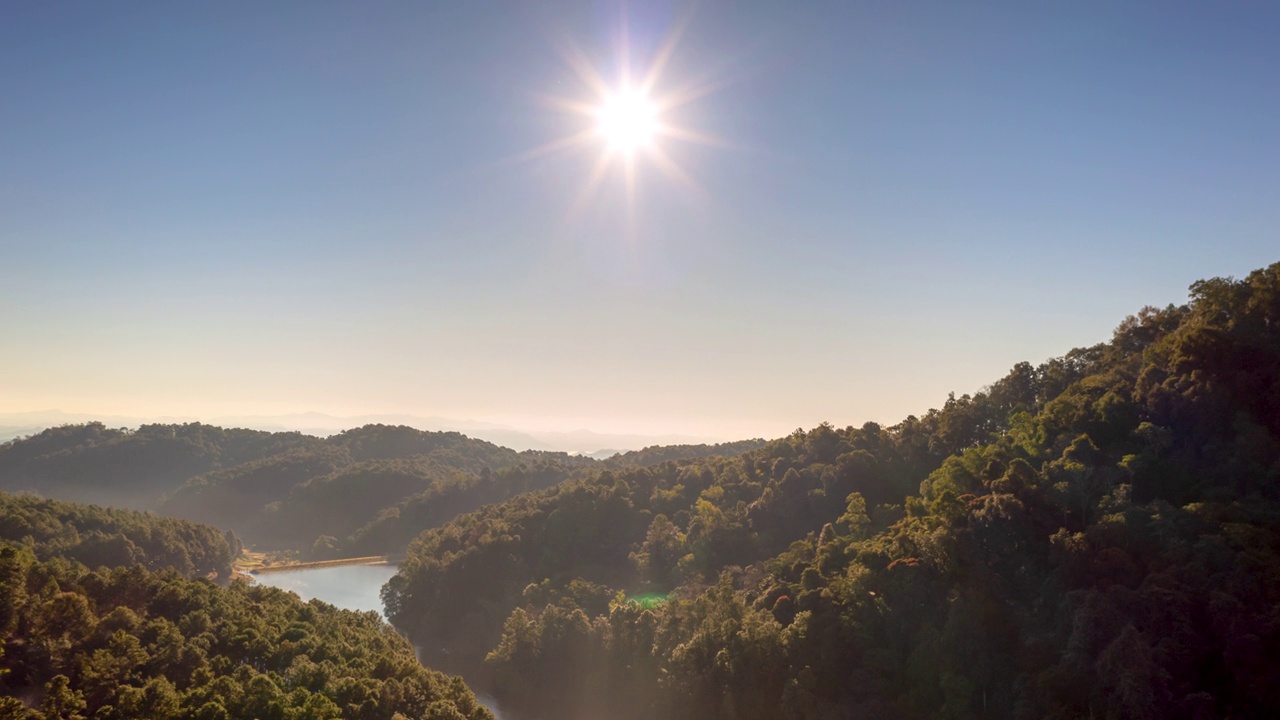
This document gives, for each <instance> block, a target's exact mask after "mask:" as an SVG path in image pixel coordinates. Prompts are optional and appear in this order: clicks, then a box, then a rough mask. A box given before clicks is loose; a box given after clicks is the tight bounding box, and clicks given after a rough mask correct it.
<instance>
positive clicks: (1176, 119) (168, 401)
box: [0, 0, 1280, 438]
mask: <svg viewBox="0 0 1280 720" xmlns="http://www.w3.org/2000/svg"><path fill="white" fill-rule="evenodd" d="M793 5H794V7H793ZM624 20H625V26H626V30H625V31H623V30H622V29H621V28H622V27H623V21H624ZM681 23H686V24H685V27H686V30H685V32H684V34H683V35H682V36H681V39H680V42H679V44H678V45H677V47H676V51H675V52H674V54H673V55H672V57H671V61H670V63H669V64H668V65H667V66H666V69H665V71H664V72H663V73H662V75H661V78H660V81H659V82H658V84H657V86H656V87H655V90H654V94H655V97H661V96H663V95H664V93H665V94H671V93H673V92H675V91H677V90H679V89H680V88H687V87H691V86H697V87H705V88H707V89H708V92H707V93H706V94H704V95H702V96H700V97H698V98H697V99H696V100H693V101H691V102H689V103H688V104H685V105H682V106H680V107H678V108H674V109H672V110H670V111H669V112H668V113H667V114H666V115H665V116H664V121H666V122H669V123H671V124H678V125H680V126H681V127H685V128H690V129H694V130H696V131H698V132H699V133H701V134H703V135H707V136H711V137H714V138H716V139H717V140H718V141H719V142H717V143H716V144H713V145H705V144H698V143H690V142H683V141H678V140H676V139H674V138H665V139H659V140H658V141H657V142H658V143H659V146H660V148H661V149H662V150H663V151H664V152H666V153H668V154H669V155H670V156H671V157H673V158H674V159H675V160H676V161H678V163H679V165H680V167H681V168H682V169H683V170H684V171H685V172H686V173H687V174H688V176H689V177H690V178H691V179H692V182H693V184H694V186H695V189H696V192H695V191H691V190H690V189H689V188H687V187H686V186H684V185H683V184H681V183H679V182H675V181H673V180H672V179H671V178H670V177H668V176H667V175H665V174H664V173H663V172H661V171H660V168H659V167H658V165H656V164H655V163H653V162H650V161H647V160H646V158H645V157H644V156H643V155H642V156H640V157H638V158H637V160H636V172H637V180H636V189H635V194H634V197H633V198H632V199H631V200H628V199H627V196H626V193H625V190H624V188H625V184H624V182H623V173H622V171H621V168H620V166H619V164H618V163H613V164H611V165H609V166H608V167H607V168H606V170H605V172H604V174H603V175H602V176H601V178H600V182H599V186H598V188H597V189H596V191H595V192H594V193H590V194H587V195H584V194H583V193H582V192H581V189H582V188H583V186H584V184H585V183H586V182H587V180H588V177H589V176H590V175H591V170H592V167H593V166H594V165H595V164H596V163H597V161H598V158H599V157H600V156H601V154H602V153H603V152H604V148H603V144H601V143H592V142H588V143H584V144H582V145H580V146H575V147H573V148H570V149H569V150H567V151H565V152H560V153H553V154H550V155H546V156H542V157H538V158H535V159H528V160H514V159H515V158H518V157H519V156H521V155H522V154H524V153H527V151H529V150H531V149H533V148H536V147H538V146H540V145H543V144H545V143H548V142H552V141H554V140H556V139H557V138H561V137H564V136H567V135H570V134H572V133H575V132H579V131H582V130H583V129H584V127H585V128H586V129H588V130H589V129H590V128H589V123H588V125H587V126H584V118H582V117H579V116H575V115H573V114H571V113H566V112H564V111H562V110H560V109H558V108H557V107H555V106H553V105H551V104H549V103H548V102H547V101H546V98H547V97H548V96H559V97H567V98H576V99H580V100H582V101H584V102H591V101H592V93H591V91H590V89H589V88H588V87H587V86H585V85H584V84H583V83H582V82H581V80H580V79H579V77H578V76H577V75H576V74H575V73H574V72H573V70H572V69H571V67H570V66H569V65H568V64H567V63H566V62H565V59H564V57H563V53H562V52H560V49H562V48H565V47H574V48H577V49H578V50H579V51H580V52H581V53H582V55H583V56H584V57H586V58H588V59H589V61H590V63H591V65H592V66H593V67H595V68H596V69H597V71H598V72H599V74H600V75H601V76H602V77H604V78H606V79H607V80H609V81H610V82H613V81H616V79H617V78H618V76H619V67H620V66H621V64H622V62H621V57H622V53H621V47H622V45H623V44H622V42H621V40H622V39H623V38H626V39H627V41H628V42H627V45H628V46H629V48H630V53H629V54H628V55H629V57H630V62H631V64H632V66H634V67H636V68H638V69H643V68H644V67H646V66H647V64H648V63H649V62H651V60H652V58H653V55H654V53H656V52H657V50H658V49H659V48H660V47H661V46H662V44H663V42H664V41H665V40H666V39H667V38H668V37H669V36H670V34H671V33H672V32H673V31H674V30H675V28H677V27H678V26H680V25H681ZM1278 33H1280V6H1278V5H1275V4H1271V3H1177V2H1160V3H1115V2H1098V3H1091V2H1080V3H1060V4H1053V5H1050V4H1041V3H1026V2H1010V3H982V4H978V3H950V2H936V3H935V2H905V3H856V2H832V3H817V2H815V3H794V4H787V3H772V2H770V3H763V2H762V3H743V2H733V3H731V2H719V1H716V0H708V1H707V2H703V3H699V4H698V5H697V7H696V8H695V7H693V6H690V5H686V4H678V3H677V4H663V3H661V2H655V3H633V4H632V5H631V6H630V7H627V6H625V5H621V4H617V3H604V2H597V3H523V2H513V3H498V2H482V1H472V2H439V3H424V2H412V3H407V2H406V3H378V4H368V3H364V4H355V3H349V4H340V3H316V2H297V3H290V2H274V3H251V2H224V3H206V4H195V3H128V2H121V3H34V2H29V3H28V2H24V3H12V4H9V5H7V6H6V7H5V8H4V9H3V10H0V308H4V310H5V312H3V313H0V338H3V339H2V340H0V412H17V411H28V410H42V409H50V408H60V409H63V410H67V411H77V412H102V413H111V414H126V415H183V416H196V417H200V416H205V417H212V416H216V415H225V414H241V415H243V414H271V413H291V412H301V411H308V410H315V411H322V412H330V413H334V414H347V415H350V414H366V413H413V414H422V415H436V416H447V417H457V418H467V419H474V420H487V421H493V422H504V423H510V424H514V425H518V426H521V427H527V428H534V429H561V430H563V429H572V428H578V427H586V428H591V429H597V430H603V431H628V432H680V433H689V434H695V435H701V436H707V437H718V438H732V437H738V436H744V435H766V436H769V435H779V434H782V433H785V432H787V431H789V430H790V429H793V428H795V427H797V426H805V427H809V426H812V425H814V424H816V423H818V422H821V421H823V420H828V421H831V422H833V423H836V424H838V425H845V424H860V423H862V422H863V421H865V420H878V421H882V422H895V421H897V420H899V419H901V418H902V417H904V416H906V415H907V414H912V413H915V414H919V413H922V412H924V411H926V410H927V409H928V408H930V407H933V406H937V405H940V404H941V403H942V402H943V401H944V400H945V397H946V393H947V392H949V391H953V390H954V391H956V392H957V393H965V392H972V391H975V390H978V389H979V388H981V387H982V386H983V385H985V384H987V383H990V382H992V381H994V380H995V379H997V378H999V377H1000V376H1001V375H1002V374H1003V373H1004V372H1005V371H1007V369H1008V368H1009V367H1011V366H1012V365H1013V364H1014V363H1015V362H1018V361H1020V360H1024V359H1026V360H1031V361H1036V362H1038V361H1041V360H1044V359H1046V358H1048V357H1051V356H1055V355H1060V354H1062V353H1064V352H1065V351H1067V350H1068V349H1070V348H1072V347H1075V346H1080V345H1087V344H1092V343H1095V342H1099V341H1103V340H1105V339H1107V338H1108V337H1109V335H1110V332H1111V330H1112V328H1114V327H1115V325H1117V324H1118V323H1119V321H1120V320H1121V319H1122V318H1123V317H1124V316H1125V315H1127V314H1129V313H1132V312H1135V311H1136V310H1138V309H1139V308H1140V307H1142V306H1143V305H1146V304H1157V305H1163V304H1166V303H1170V302H1182V301H1183V300H1184V299H1185V297H1186V287H1187V285H1189V284H1190V283H1191V282H1192V281H1194V280H1196V279H1198V278H1202V277H1209V276H1216V275H1236V276H1239V275H1243V274H1245V273H1247V272H1249V271H1250V270H1252V269H1254V268H1256V267H1260V266H1263V265H1266V264H1270V263H1271V262H1275V261H1276V260H1280V252H1277V250H1280V240H1278V239H1277V234H1276V228H1277V227H1280V202H1277V201H1276V198H1277V197H1278V196H1280V193H1278V192H1277V191H1278V190H1280V139H1278V138H1277V134H1276V127H1277V126H1278V124H1277V120H1278V118H1280V83H1277V82H1276V81H1275V79H1276V78H1277V77H1280V43H1276V42H1275V40H1274V39H1275V37H1277V34H1278Z"/></svg>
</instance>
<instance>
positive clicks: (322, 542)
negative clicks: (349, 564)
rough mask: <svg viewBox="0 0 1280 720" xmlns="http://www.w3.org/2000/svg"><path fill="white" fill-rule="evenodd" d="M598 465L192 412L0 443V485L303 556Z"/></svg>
mask: <svg viewBox="0 0 1280 720" xmlns="http://www.w3.org/2000/svg"><path fill="white" fill-rule="evenodd" d="M757 444H759V441H743V442H738V443H724V444H722V445H680V446H672V447H653V448H646V449H645V450H643V451H638V452H635V453H627V454H625V455H621V456H618V457H615V458H613V459H612V460H610V464H611V466H630V465H637V464H648V463H651V462H655V461H657V460H659V459H669V458H686V457H707V456H710V455H715V454H725V455H729V454H736V453H740V452H742V451H743V450H745V449H747V448H749V447H754V446H755V445H757ZM599 467H601V463H600V462H598V461H596V460H593V459H591V458H588V457H580V456H571V455H568V454H566V453H555V452H537V451H526V452H519V453H518V452H516V451H514V450H510V449H507V448H503V447H499V446H497V445H494V444H492V443H488V442H484V441H482V440H475V439H472V438H468V437H466V436H464V435H461V434H459V433H456V432H425V431H421V430H415V429H413V428H409V427H403V426H398V427H393V426H387V425H366V426H364V427H360V428H355V429H352V430H347V431H345V432H342V433H339V434H337V435H334V436H332V437H329V438H323V439H322V438H315V437H309V436H306V435H301V434H299V433H264V432H256V431H250V430H223V429H222V428H216V427H211V426H208V425H201V424H199V423H191V424H187V425H145V426H143V427H141V428H139V429H138V430H137V431H128V430H112V429H108V428H106V427H104V426H102V424H101V423H89V424H86V425H73V426H64V427H59V428H51V429H49V430H46V431H44V432H42V433H40V434H38V435H34V436H31V437H28V438H23V439H19V440H14V441H11V442H8V443H4V444H0V488H7V489H12V490H29V491H33V492H37V493H39V494H41V495H49V496H54V497H62V498H66V499H75V500H89V501H92V502H99V503H103V504H109V505H122V506H126V507H135V508H142V509H150V508H154V509H156V510H158V511H159V512H161V513H163V514H165V515H171V516H176V517H183V518H187V519H191V520H196V521H199V522H204V523H209V524H212V525H216V526H218V527H222V528H229V529H231V530H234V531H235V532H236V533H237V534H238V535H239V536H240V537H242V538H244V539H245V540H246V541H247V542H250V543H253V544H256V545H258V546H260V547H261V548H263V549H292V550H300V551H303V553H304V554H308V553H310V554H311V556H312V557H328V556H333V555H343V554H383V553H389V554H398V553H401V552H403V551H404V549H405V547H406V546H407V545H408V542H409V541H410V540H412V539H413V538H414V537H415V536H416V535H417V534H418V533H420V532H422V531H423V530H425V529H427V528H430V527H434V526H436V525H439V524H440V523H443V522H445V521H447V520H449V519H451V518H452V517H454V516H455V515H457V514H459V513H463V512H470V511H472V510H475V509H477V508H479V507H480V506H482V505H485V504H487V503H493V502H498V501H500V500H505V499H507V498H509V497H512V496H513V495H517V494H519V493H522V492H527V491H530V490H536V489H541V488H545V487H549V486H550V485H553V484H555V483H557V482H560V481H562V480H565V479H567V478H569V477H572V476H574V475H575V474H579V473H582V472H585V471H589V470H591V469H593V468H599Z"/></svg>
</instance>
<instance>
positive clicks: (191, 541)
mask: <svg viewBox="0 0 1280 720" xmlns="http://www.w3.org/2000/svg"><path fill="white" fill-rule="evenodd" d="M0 541H8V542H10V543H14V544H18V545H22V546H24V547H26V548H27V549H29V550H31V551H32V552H33V553H34V555H35V557H36V558H38V559H40V560H49V559H52V558H55V557H60V558H66V559H69V560H75V561H77V562H80V563H83V564H84V565H87V566H89V567H91V568H97V567H103V566H105V567H114V566H116V565H141V566H143V567H145V568H148V569H151V570H175V571H177V572H178V573H180V574H182V575H183V576H185V577H210V578H217V579H220V580H222V581H224V582H225V581H226V580H227V578H229V577H230V576H231V562H232V561H233V560H234V559H235V558H236V557H237V556H238V555H239V554H240V549H241V548H240V543H239V541H238V540H237V539H236V538H235V536H234V535H232V534H230V533H227V534H226V535H224V534H223V533H222V531H220V530H218V529H217V528H213V527H210V526H208V525H200V524H197V523H193V522H189V521H186V520H175V519H173V518H166V517H158V516H156V515H152V514H151V513H144V512H138V511H135V510H119V509H115V508H103V507H98V506H96V505H82V504H80V503H70V502H61V501H58V500H48V499H44V498H39V497H34V496H29V495H11V494H9V493H4V492H0Z"/></svg>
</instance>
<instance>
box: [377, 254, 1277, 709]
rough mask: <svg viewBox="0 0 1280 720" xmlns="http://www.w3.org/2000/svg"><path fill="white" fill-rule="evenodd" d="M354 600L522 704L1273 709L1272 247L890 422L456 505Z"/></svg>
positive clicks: (508, 701) (799, 435) (820, 430)
mask: <svg viewBox="0 0 1280 720" xmlns="http://www.w3.org/2000/svg"><path fill="white" fill-rule="evenodd" d="M644 592H658V593H662V594H665V595H666V596H667V597H668V598H669V599H668V601H667V602H665V603H653V604H649V605H641V604H638V603H634V602H628V601H627V600H626V598H627V597H628V596H629V595H634V594H637V593H644ZM383 594H384V599H385V601H386V605H387V610H388V612H389V614H390V616H391V618H392V620H393V622H394V623H395V624H396V625H397V626H398V627H400V628H402V629H404V630H405V631H406V632H408V633H409V634H410V636H411V637H412V638H413V639H414V640H415V641H416V642H419V643H422V644H423V645H424V646H425V647H426V648H427V650H428V651H429V652H430V653H431V654H432V657H433V658H435V659H436V660H438V661H440V662H442V663H444V664H445V665H446V666H449V667H454V668H462V669H466V670H467V672H468V673H469V674H468V677H470V678H472V681H473V682H478V683H479V685H480V686H482V687H488V688H490V689H492V690H493V692H495V693H496V694H497V696H498V697H499V699H500V700H501V701H502V702H503V703H504V705H505V706H506V707H511V708H515V709H520V710H525V711H528V712H529V713H530V714H531V715H533V716H541V717H562V718H582V719H583V720H587V719H589V718H595V717H606V716H607V717H617V718H635V719H636V720H640V719H649V718H652V719H654V720H657V719H659V718H689V720H695V719H697V720H707V719H711V718H723V719H724V720H754V719H757V718H759V719H761V720H763V719H764V718H778V717H782V718H814V719H817V718H853V717H864V716H866V717H887V718H916V717H921V718H924V717H929V718H934V717H942V718H978V717H993V716H994V717H1010V718H1023V717H1026V718H1042V717H1048V718H1075V717H1085V716H1090V717H1108V718H1204V717H1273V716H1276V715H1277V714H1280V682H1277V681H1278V680H1280V656H1278V655H1277V654H1276V653H1275V652H1274V651H1273V650H1272V649H1273V648H1275V647H1277V646H1278V645H1280V609H1278V608H1280V264H1276V265H1272V266H1270V267H1268V268H1265V269H1263V270H1259V271H1256V272H1254V273H1252V274H1250V275H1249V276H1248V277H1247V278H1245V279H1243V280H1233V279H1229V278H1228V279H1222V278H1218V279H1212V280H1206V281H1201V282H1198V283H1196V284H1195V285H1193V286H1192V288H1191V302H1190V303H1189V304H1187V305H1185V306H1169V307H1166V308H1163V309H1158V308H1145V309H1143V310H1142V311H1141V312H1139V313H1138V314H1137V315H1135V316H1133V317H1130V318H1127V319H1126V320H1125V321H1124V322H1123V323H1121V325H1120V326H1119V327H1118V328H1117V329H1116V332H1115V334H1114V337H1113V338H1112V339H1111V341H1110V342H1108V343H1105V344H1100V345H1097V346H1094V347H1090V348H1081V349H1077V350H1073V351H1071V352H1069V353H1068V354H1066V355H1065V356H1063V357H1061V358H1057V359H1054V360H1050V361H1049V362H1046V363H1043V364H1041V365H1039V366H1033V365H1031V364H1029V363H1020V364H1018V365H1017V366H1015V367H1014V368H1013V370H1012V371H1011V372H1010V373H1009V374H1008V375H1007V376H1006V377H1004V378H1002V379H1000V380H998V381H997V382H995V383H994V384H993V385H991V386H990V387H989V388H987V389H985V390H983V391H982V392H979V393H976V394H974V395H971V396H970V395H965V396H962V397H958V398H957V397H954V396H953V397H951V398H949V399H948V400H947V402H946V404H945V405H944V406H943V407H942V408H941V409H939V410H932V411H930V412H929V413H927V414H926V415H924V416H923V417H910V418H907V419H906V420H904V421H903V422H901V423H899V424H898V425H895V426H892V427H882V426H879V425H876V424H874V423H868V424H866V425H863V426H862V427H858V428H853V427H850V428H843V429H841V428H833V427H830V426H828V425H822V426H819V427H817V428H815V429H813V430H810V431H808V432H804V431H797V432H795V433H793V434H792V435H791V436H789V437H786V438H782V439H779V440H776V441H773V442H771V443H769V444H767V445H766V446H765V447H763V448H760V449H758V450H753V451H750V452H746V453H745V454H743V455H741V456H740V457H737V458H733V459H722V458H716V459H709V460H697V461H692V462H689V461H686V462H679V463H677V462H668V463H663V464H659V465H656V466H650V467H632V468H625V469H621V468H620V469H617V470H607V471H604V472H599V473H596V474H593V475H591V476H590V477H587V478H583V479H579V480H573V481H569V482H566V483H562V484H560V485H557V486H555V487H552V488H549V489H546V490H542V491H538V492H534V493H530V494H526V495H520V496H518V497H514V498H512V499H510V500H507V501H505V502H503V503H500V504H498V505H492V506H488V507H485V508H483V509H481V510H479V511H476V512H473V513H470V514H467V515H463V516H460V517H458V518H456V519H454V520H452V521H451V522H449V523H447V524H445V525H443V526H441V527H439V528H435V529H432V530H428V531H427V532H425V533H423V534H422V535H421V536H420V537H419V538H418V539H417V540H415V541H414V543H413V544H412V546H411V548H410V551H409V557H408V559H407V560H406V561H405V562H404V563H403V564H402V565H401V569H400V573H399V574H398V575H397V576H396V577H395V578H393V579H392V581H391V582H390V583H388V585H387V586H386V587H385V588H384V591H383Z"/></svg>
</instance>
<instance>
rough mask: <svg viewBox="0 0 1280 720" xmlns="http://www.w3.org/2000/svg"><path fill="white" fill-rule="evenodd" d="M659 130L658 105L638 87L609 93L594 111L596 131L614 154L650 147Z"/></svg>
mask: <svg viewBox="0 0 1280 720" xmlns="http://www.w3.org/2000/svg"><path fill="white" fill-rule="evenodd" d="M660 129H661V124H660V123H659V122H658V108H657V106H656V105H655V104H654V102H653V101H652V100H650V99H649V97H648V95H647V94H645V93H644V92H643V91H641V90H636V89H633V88H625V87H624V88H622V89H620V90H618V91H616V92H613V93H610V94H608V95H606V96H605V97H604V98H603V101H602V102H601V104H600V107H599V108H597V110H596V134H597V135H599V136H600V137H601V138H602V139H603V140H604V141H605V143H606V144H607V145H608V147H609V149H610V150H611V151H613V152H616V153H621V154H623V155H628V156H630V155H633V154H635V152H636V151H637V150H644V149H648V148H650V147H652V146H653V142H654V139H655V138H656V137H657V135H658V133H659V131H660Z"/></svg>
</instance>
